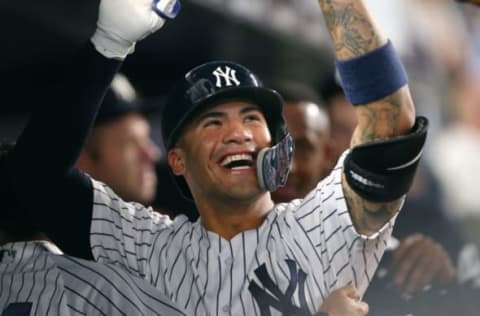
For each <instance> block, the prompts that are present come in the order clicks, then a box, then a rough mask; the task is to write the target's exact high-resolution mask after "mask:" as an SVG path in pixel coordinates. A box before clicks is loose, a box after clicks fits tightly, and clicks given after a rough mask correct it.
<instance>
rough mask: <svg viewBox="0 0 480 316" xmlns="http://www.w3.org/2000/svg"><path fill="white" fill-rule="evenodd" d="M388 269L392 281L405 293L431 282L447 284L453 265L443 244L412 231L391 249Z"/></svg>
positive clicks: (422, 287) (452, 272)
mask: <svg viewBox="0 0 480 316" xmlns="http://www.w3.org/2000/svg"><path fill="white" fill-rule="evenodd" d="M391 270H392V272H393V275H394V282H395V283H396V284H397V286H398V287H400V288H401V289H403V290H404V291H406V292H407V293H412V294H413V293H416V292H418V291H421V290H423V289H425V287H427V286H429V285H433V284H447V283H448V282H450V281H451V280H452V279H453V277H454V276H455V268H454V266H453V264H452V261H451V260H450V257H449V256H448V254H447V252H446V251H445V250H444V249H443V247H442V246H441V245H440V244H438V243H436V242H435V241H433V240H432V239H431V238H429V237H427V236H424V235H422V234H413V235H411V236H409V237H407V238H405V239H404V240H402V241H401V242H400V245H399V246H398V248H397V249H395V251H394V253H393V259H392V267H391Z"/></svg>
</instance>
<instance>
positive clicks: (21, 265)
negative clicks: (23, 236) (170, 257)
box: [0, 241, 185, 316]
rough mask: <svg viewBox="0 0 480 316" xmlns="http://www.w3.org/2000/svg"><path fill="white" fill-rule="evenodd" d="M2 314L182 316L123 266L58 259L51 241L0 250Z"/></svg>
mask: <svg viewBox="0 0 480 316" xmlns="http://www.w3.org/2000/svg"><path fill="white" fill-rule="evenodd" d="M0 256H1V258H0V315H1V316H13V315H15V316H30V315H61V316H64V315H65V316H68V315H108V316H110V315H128V316H130V315H185V314H184V313H182V312H180V311H179V309H177V308H176V307H175V306H174V305H173V304H172V303H171V302H170V301H169V300H167V299H162V296H161V294H160V293H159V291H158V290H157V289H155V288H154V287H153V286H152V285H151V284H148V283H147V282H145V280H143V279H140V278H137V277H134V276H132V275H131V274H130V273H128V272H127V271H125V270H124V269H123V268H120V267H117V266H114V265H104V264H99V263H97V262H91V261H86V260H81V259H77V258H72V257H69V256H64V255H62V253H61V251H60V250H59V249H58V248H57V247H55V245H53V244H52V243H49V242H43V241H30V242H15V243H8V244H5V245H4V246H2V247H0Z"/></svg>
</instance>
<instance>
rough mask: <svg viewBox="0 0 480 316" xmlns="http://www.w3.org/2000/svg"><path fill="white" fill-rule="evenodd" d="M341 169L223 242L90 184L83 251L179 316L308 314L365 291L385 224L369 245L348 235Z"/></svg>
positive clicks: (194, 226) (180, 219) (199, 226)
mask: <svg viewBox="0 0 480 316" xmlns="http://www.w3.org/2000/svg"><path fill="white" fill-rule="evenodd" d="M342 162H343V157H342V159H341V160H340V161H339V163H338V165H337V167H336V168H335V169H334V171H333V172H332V174H330V175H329V176H328V177H327V178H326V179H324V180H323V181H322V182H320V183H319V184H318V185H317V187H316V188H315V189H314V190H313V191H312V192H311V193H310V194H308V195H307V196H306V197H305V198H304V199H303V200H294V201H292V202H291V203H288V204H279V205H277V206H276V207H275V208H274V209H273V210H271V212H270V213H269V215H268V216H267V218H266V219H265V221H264V222H263V224H262V225H261V226H260V227H258V229H254V230H249V231H244V232H242V233H240V234H238V235H236V236H235V237H233V238H232V239H231V240H225V239H223V238H222V237H220V236H219V235H217V234H215V233H213V232H209V231H207V230H206V229H205V228H204V227H203V226H202V224H201V221H200V220H199V221H197V222H195V223H191V222H189V221H188V219H187V218H186V217H185V216H179V217H177V218H175V220H173V221H171V220H170V219H169V218H168V217H166V216H163V215H160V214H157V213H155V212H153V211H152V209H149V208H145V207H143V206H142V205H140V204H136V203H134V204H131V203H126V202H123V201H122V200H121V199H119V198H118V197H117V196H116V195H115V194H114V193H113V192H112V190H110V189H109V188H108V187H107V186H106V185H104V184H102V183H99V182H96V181H94V180H92V181H93V186H94V207H93V209H94V211H93V218H92V226H91V245H92V252H93V254H94V257H95V259H96V260H98V261H103V262H108V261H113V262H116V263H120V264H122V265H125V266H126V267H128V269H129V270H130V271H132V272H133V273H135V274H137V275H139V276H141V277H143V278H145V279H147V280H148V281H149V282H151V283H152V284H153V285H154V286H155V287H157V288H158V289H159V290H160V291H161V292H163V293H164V294H165V295H167V296H168V297H169V298H170V299H172V300H173V301H174V302H175V303H177V304H178V305H179V306H180V307H182V308H185V309H186V310H187V314H188V315H270V314H269V312H270V313H271V315H281V314H282V313H281V312H279V311H278V310H282V309H283V311H287V310H290V311H291V312H290V314H295V315H301V314H302V313H301V311H300V310H299V309H298V308H303V309H304V310H308V311H307V312H306V313H304V315H310V313H312V312H314V311H318V309H319V307H320V306H321V304H322V302H323V299H324V298H325V297H326V296H327V295H328V294H329V293H330V292H331V291H332V290H334V289H336V288H338V287H341V286H344V285H346V284H347V283H349V282H353V283H354V285H355V286H356V287H357V288H359V289H360V290H361V291H362V292H363V291H365V289H366V287H367V285H368V283H369V281H370V278H371V277H372V276H373V274H374V272H375V269H376V268H377V265H378V262H379V259H380V257H381V256H382V254H383V251H384V248H385V245H386V240H388V238H389V237H390V234H391V231H392V225H393V222H394V219H392V220H391V221H390V222H388V223H387V224H386V225H385V226H384V227H383V228H382V229H381V230H380V231H379V232H378V233H376V234H374V235H373V236H370V237H368V238H367V237H366V236H361V235H359V234H358V233H356V231H355V229H354V227H353V225H352V221H351V218H350V215H349V212H348V210H347V205H346V202H345V199H344V196H343V189H342V185H341V174H342V168H341V165H342ZM257 301H258V302H260V303H258V302H257ZM292 308H293V309H292ZM295 308H297V309H295ZM292 311H293V312H292Z"/></svg>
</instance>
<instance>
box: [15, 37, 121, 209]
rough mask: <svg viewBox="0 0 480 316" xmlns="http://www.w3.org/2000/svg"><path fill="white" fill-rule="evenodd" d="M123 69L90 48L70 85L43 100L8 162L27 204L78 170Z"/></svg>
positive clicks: (79, 60)
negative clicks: (107, 94) (103, 103)
mask: <svg viewBox="0 0 480 316" xmlns="http://www.w3.org/2000/svg"><path fill="white" fill-rule="evenodd" d="M120 64H121V62H118V61H113V60H111V59H107V58H105V57H103V56H101V55H99V54H98V53H97V52H96V51H94V49H93V47H92V46H91V45H90V46H89V47H86V48H85V49H84V50H83V51H82V52H81V54H80V55H79V56H78V58H77V59H76V60H75V63H74V65H73V66H72V68H71V69H70V74H69V75H68V77H67V78H65V80H64V84H62V85H61V86H60V87H57V89H55V91H54V92H53V93H51V94H50V95H49V94H48V93H46V94H45V95H46V97H44V98H43V99H39V100H38V104H36V107H35V108H34V111H33V114H32V116H31V118H30V120H29V122H28V124H27V126H26V128H25V129H24V131H23V132H22V134H21V136H20V137H19V139H18V141H17V144H16V146H15V149H14V150H13V151H12V153H11V155H9V160H8V172H9V174H10V178H11V179H13V181H14V182H15V183H14V185H15V189H16V192H19V193H21V195H22V200H23V201H32V202H33V201H35V200H36V199H39V198H41V197H43V196H45V195H47V194H48V192H49V191H50V190H51V189H52V186H53V185H55V183H57V182H58V181H60V180H61V179H62V177H64V176H65V175H66V173H67V172H68V170H69V169H70V168H71V167H72V166H73V164H74V163H75V161H76V159H77V156H78V154H79V152H80V150H81V148H82V146H83V143H84V141H85V138H86V136H87V134H88V131H89V129H90V126H91V124H92V123H93V121H94V119H95V115H96V113H97V110H98V108H99V105H100V102H101V100H102V98H103V95H104V93H105V91H106V89H107V87H108V85H109V84H110V82H111V80H112V77H113V75H114V74H115V73H116V71H117V69H118V67H119V66H120ZM31 207H35V205H29V207H28V208H29V209H31Z"/></svg>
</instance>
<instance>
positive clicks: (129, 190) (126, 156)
mask: <svg viewBox="0 0 480 316" xmlns="http://www.w3.org/2000/svg"><path fill="white" fill-rule="evenodd" d="M159 158H160V149H159V148H158V147H157V145H155V143H154V142H153V141H152V139H151V138H150V125H149V123H148V121H147V120H146V119H145V117H144V116H143V114H142V109H141V106H140V104H139V103H138V99H137V96H136V94H135V90H134V88H133V87H132V86H131V84H130V83H129V82H128V80H127V79H126V78H125V77H123V76H119V75H117V76H115V78H114V80H113V82H112V86H111V88H110V89H109V90H108V91H107V94H106V95H105V98H104V100H103V103H102V105H101V107H100V110H99V112H98V115H97V119H96V121H95V125H94V127H93V129H92V131H91V133H90V135H89V137H88V139H87V141H86V144H85V147H84V148H83V150H82V152H81V154H80V157H79V158H78V161H77V167H78V168H79V169H81V170H82V171H84V172H86V173H88V174H89V175H90V176H92V177H93V178H95V179H97V180H99V181H102V182H104V183H106V184H107V185H108V186H110V187H111V188H112V189H113V190H114V191H115V192H116V193H117V194H118V195H119V196H120V197H121V198H122V199H123V200H125V201H134V202H139V203H142V204H147V205H148V204H150V203H152V202H153V200H154V198H155V193H156V189H157V175H156V173H155V163H156V162H157V161H158V160H159Z"/></svg>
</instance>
